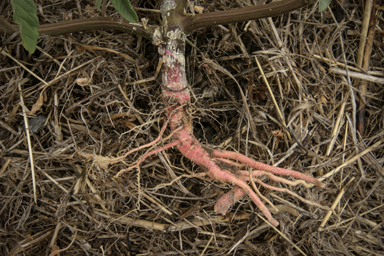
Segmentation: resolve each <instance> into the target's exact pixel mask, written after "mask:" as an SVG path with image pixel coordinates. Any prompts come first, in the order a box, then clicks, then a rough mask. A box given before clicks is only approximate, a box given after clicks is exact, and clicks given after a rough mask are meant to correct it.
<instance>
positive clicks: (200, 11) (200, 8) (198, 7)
mask: <svg viewBox="0 0 384 256" xmlns="http://www.w3.org/2000/svg"><path fill="white" fill-rule="evenodd" d="M193 9H195V11H196V12H198V13H203V11H204V7H202V6H195V7H194V8H193Z"/></svg>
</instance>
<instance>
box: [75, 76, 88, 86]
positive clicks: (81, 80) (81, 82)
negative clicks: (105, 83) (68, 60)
mask: <svg viewBox="0 0 384 256" xmlns="http://www.w3.org/2000/svg"><path fill="white" fill-rule="evenodd" d="M90 80H91V79H89V78H87V77H82V78H77V79H76V80H75V83H77V84H78V85H80V86H87V85H89V84H90V82H91V81H90Z"/></svg>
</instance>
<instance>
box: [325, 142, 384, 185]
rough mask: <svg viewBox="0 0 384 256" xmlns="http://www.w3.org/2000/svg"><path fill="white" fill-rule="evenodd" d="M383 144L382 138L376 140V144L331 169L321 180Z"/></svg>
mask: <svg viewBox="0 0 384 256" xmlns="http://www.w3.org/2000/svg"><path fill="white" fill-rule="evenodd" d="M381 144H383V140H380V141H378V142H376V143H375V144H373V145H372V146H370V147H369V148H367V149H365V150H364V151H362V152H360V153H359V154H357V155H355V156H354V157H352V158H350V159H349V160H347V161H346V162H344V163H343V164H342V165H340V166H338V167H337V168H335V169H334V170H332V171H330V172H329V173H327V174H325V175H323V176H322V177H320V178H318V180H319V181H324V180H326V179H327V178H329V177H331V176H333V175H335V174H336V173H338V172H339V171H340V170H342V169H343V168H344V167H346V166H348V165H350V164H352V163H353V162H355V161H356V160H358V159H360V158H361V157H362V156H364V155H365V154H368V153H370V152H372V151H374V150H375V149H377V148H380V147H381Z"/></svg>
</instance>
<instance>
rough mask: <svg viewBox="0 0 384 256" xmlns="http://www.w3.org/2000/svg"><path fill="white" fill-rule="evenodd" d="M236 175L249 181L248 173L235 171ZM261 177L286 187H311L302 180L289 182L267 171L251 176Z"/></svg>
mask: <svg viewBox="0 0 384 256" xmlns="http://www.w3.org/2000/svg"><path fill="white" fill-rule="evenodd" d="M236 173H237V174H239V175H240V177H243V178H244V179H247V180H250V179H249V175H248V174H249V172H248V171H237V172H236ZM262 175H266V176H268V177H269V178H270V179H271V180H274V181H277V182H280V183H284V184H287V185H289V186H293V187H294V186H297V185H299V184H302V185H303V186H304V187H306V188H310V187H311V185H309V184H307V183H306V182H305V181H303V180H295V181H291V180H288V179H285V178H282V177H278V176H276V175H274V174H272V173H269V172H268V171H252V176H253V177H258V176H262ZM247 176H248V177H247Z"/></svg>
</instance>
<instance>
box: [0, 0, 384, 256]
mask: <svg viewBox="0 0 384 256" xmlns="http://www.w3.org/2000/svg"><path fill="white" fill-rule="evenodd" d="M77 2H78V3H79V5H76V1H62V2H60V1H58V2H55V3H53V4H52V3H51V2H48V1H38V3H39V4H40V6H41V9H40V10H41V11H40V12H39V17H40V21H41V22H42V23H51V22H55V21H58V20H62V19H63V18H65V19H69V18H73V19H76V18H79V17H90V16H94V15H99V14H97V13H93V9H92V8H88V7H86V6H87V5H88V4H89V6H91V7H93V6H94V3H93V1H77ZM132 2H133V5H134V6H140V7H142V8H149V9H158V7H159V6H158V4H155V5H151V4H149V3H146V2H147V1H140V0H139V1H132ZM149 2H150V1H149ZM247 2H252V1H209V2H206V1H201V3H200V5H201V6H203V7H204V8H205V11H214V10H223V9H230V8H237V7H239V5H243V6H245V5H246V4H247ZM361 5H362V2H359V1H357V2H352V1H344V4H343V7H342V8H341V7H340V6H338V4H337V3H336V2H335V3H333V4H332V6H331V10H332V13H331V12H330V11H329V10H328V11H325V12H324V13H323V14H318V13H317V9H316V8H317V7H316V6H312V7H310V8H308V9H303V10H301V11H296V12H294V13H292V14H290V15H284V16H281V17H277V18H272V19H262V20H258V21H251V22H249V23H244V24H236V25H228V26H215V27H212V28H210V29H204V30H199V31H196V32H194V33H193V34H192V35H190V36H189V37H188V39H189V41H190V44H189V45H188V46H187V50H186V59H187V67H188V69H187V73H188V77H189V82H190V85H191V87H192V91H193V95H194V98H195V101H194V106H195V108H194V109H195V111H194V112H193V113H191V115H192V116H193V118H194V121H195V131H196V136H198V137H199V138H200V139H201V142H202V143H205V144H207V146H208V147H211V148H221V149H231V150H235V151H239V152H241V153H244V154H246V155H248V156H251V157H253V158H255V159H257V160H260V161H263V162H266V163H269V164H272V165H279V166H282V167H287V168H292V169H295V170H299V171H301V172H304V173H307V174H312V175H314V176H315V177H318V178H319V179H321V180H323V182H325V183H326V184H327V186H326V188H325V189H319V188H315V187H313V188H310V189H305V188H300V187H298V188H291V189H292V190H294V191H295V192H296V193H298V194H299V195H301V196H302V197H304V198H305V199H307V200H310V201H312V202H315V203H318V204H321V205H324V206H328V207H331V206H332V207H333V208H334V213H333V214H328V215H327V211H326V210H323V209H319V208H318V207H316V206H311V205H307V204H304V203H302V202H301V201H299V200H297V199H296V198H294V197H292V196H290V195H289V194H284V193H280V192H271V191H268V190H265V189H263V188H259V189H260V192H261V193H262V194H263V195H264V196H266V197H267V198H268V199H269V200H271V201H272V202H273V203H274V204H275V205H277V206H278V207H279V209H280V211H281V212H282V213H279V214H277V215H275V218H276V219H277V220H278V221H279V222H280V226H279V227H278V230H279V231H280V232H277V231H276V230H274V229H273V228H271V227H270V226H269V225H267V224H266V223H265V222H264V221H263V220H262V219H261V218H259V215H258V214H257V212H256V213H254V211H255V206H254V205H253V203H252V201H250V200H249V198H247V197H245V198H243V199H242V200H241V201H240V202H239V203H237V204H235V206H234V207H233V208H232V210H231V211H230V213H229V215H228V216H226V217H222V216H218V215H217V214H215V213H214V212H213V205H214V203H215V202H216V200H217V199H218V198H219V197H220V195H221V194H223V193H224V192H226V191H228V190H229V189H230V188H231V186H230V185H225V184H220V183H217V182H211V181H209V180H207V181H202V180H201V179H197V178H196V177H195V176H194V174H195V173H197V172H201V171H202V170H200V169H199V167H197V166H192V165H191V163H190V162H188V161H187V160H186V159H183V158H182V157H181V155H180V154H179V153H178V152H177V151H175V150H168V151H166V152H165V153H160V154H158V155H156V156H153V157H151V158H150V159H148V160H147V161H146V162H144V163H143V164H142V166H141V168H140V170H137V169H135V170H131V171H130V172H129V173H126V174H124V175H122V177H121V178H119V179H117V180H115V179H114V178H113V176H114V175H115V174H116V173H117V172H118V171H119V170H121V169H124V168H127V167H129V166H131V165H133V164H134V163H135V161H137V159H138V157H139V156H140V155H141V154H143V153H145V150H141V151H139V152H136V153H135V154H132V155H130V156H128V157H127V158H126V159H125V160H124V161H123V162H119V163H114V164H109V165H108V164H105V160H107V161H108V158H107V157H117V156H121V155H123V154H124V153H126V152H128V151H129V150H131V149H133V148H136V147H138V146H140V145H143V144H145V143H148V142H150V141H153V140H154V139H155V138H156V137H157V134H158V133H159V130H160V128H161V125H162V122H163V120H162V117H163V109H162V108H163V104H162V103H161V101H160V86H159V82H158V81H159V79H148V80H147V81H146V82H145V83H135V82H136V81H139V80H142V79H146V78H151V77H153V76H154V75H155V73H156V67H157V65H158V60H159V57H158V54H157V50H156V48H155V47H154V46H153V45H152V44H151V42H150V41H148V40H146V39H144V38H137V37H135V36H131V35H128V34H121V33H117V32H114V31H101V30H100V31H94V32H89V33H77V34H70V35H64V36H55V37H40V39H39V43H38V46H39V47H40V48H39V49H38V50H37V51H36V53H35V54H33V55H32V56H31V55H28V54H27V53H26V51H25V50H24V49H23V48H22V46H21V40H20V39H19V38H18V37H16V38H14V39H11V40H10V41H8V42H7V43H6V44H5V45H4V44H3V45H2V46H3V47H4V49H3V51H2V54H0V142H1V144H0V238H1V239H0V255H59V254H58V253H56V254H55V253H53V254H51V252H52V251H54V250H63V251H61V252H60V255H135V254H136V255H226V254H227V253H229V252H230V251H231V252H230V253H229V255H302V254H303V253H304V254H306V255H383V253H384V241H383V237H384V233H383V227H382V226H383V223H384V219H383V216H384V214H383V213H384V207H383V206H384V202H383V200H384V196H383V195H384V191H383V187H384V182H383V177H384V168H383V162H384V150H383V148H384V147H383V145H384V140H383V138H384V104H383V99H384V92H383V91H384V87H383V85H382V83H380V81H381V80H382V79H383V77H384V69H383V65H382V63H383V61H384V52H383V49H384V47H383V40H384V39H383V19H382V17H383V7H382V6H381V9H378V10H377V11H376V13H377V24H376V35H375V37H374V40H373V46H372V53H371V55H370V57H369V58H370V59H369V69H368V72H365V71H364V70H361V69H360V68H358V67H357V65H356V59H357V51H358V47H359V34H360V32H361V29H362V20H363V11H362V8H361ZM0 15H2V17H4V18H7V19H8V20H10V17H11V6H10V4H9V2H8V1H1V4H0ZM107 15H117V13H116V12H114V10H113V9H112V7H111V6H109V7H108V8H107ZM139 15H140V16H141V17H144V16H146V17H147V18H148V19H149V24H158V20H159V16H158V13H156V12H147V11H144V10H142V9H141V11H139ZM6 39H7V38H6V37H2V42H5V41H6ZM111 50H113V51H111ZM7 54H8V55H7ZM10 56H12V57H13V58H11V57H10ZM131 58H133V59H134V60H135V63H134V62H132V61H131ZM212 63H214V64H212ZM258 63H259V64H260V66H258ZM346 65H347V67H348V69H347V68H346ZM218 67H220V68H218ZM224 69H226V70H228V71H229V72H230V73H231V74H232V75H233V76H234V77H235V78H236V79H237V81H238V82H239V84H240V85H241V89H242V90H243V92H244V94H245V96H246V99H247V103H248V106H249V109H250V112H251V115H252V117H253V119H252V120H250V119H249V118H248V114H247V113H246V112H245V109H244V107H243V101H242V98H241V95H240V92H239V88H238V86H237V84H236V83H235V82H234V81H233V79H232V78H230V77H229V76H228V75H227V74H226V72H223V70H224ZM337 69H340V70H342V72H340V70H339V72H338V70H337ZM346 70H348V72H346ZM352 71H353V72H357V77H352V75H350V74H352V73H349V72H352ZM343 72H344V73H343ZM262 74H264V75H262ZM362 74H364V75H368V77H369V79H378V80H374V81H375V82H372V80H370V81H369V82H368V84H367V94H366V95H365V99H366V102H367V105H366V115H365V131H364V134H363V135H360V133H359V132H358V131H357V130H356V128H355V127H356V123H357V122H358V120H357V117H356V116H357V111H358V110H359V106H360V103H361V101H362V97H361V95H360V91H359V84H360V82H361V80H358V79H359V78H362V79H368V78H366V77H364V76H361V75H362ZM354 75H355V74H354ZM37 77H39V78H40V79H41V80H40V79H38V78H37ZM380 79H381V80H380ZM19 87H20V89H21V90H19ZM268 87H269V88H270V90H271V92H272V94H271V93H270V92H269V88H268ZM40 95H42V98H41V99H42V100H43V101H41V100H40V101H39V97H40ZM36 102H40V103H42V106H41V108H40V109H39V110H37V112H36V113H35V114H32V113H31V111H32V106H33V105H34V104H35V103H36ZM25 117H26V118H27V120H28V123H29V131H30V132H29V135H28V134H27V133H26V132H25V131H26V129H25V121H24V118H25ZM284 126H286V127H287V128H283V127H284ZM29 145H30V148H31V149H32V151H31V150H30V149H29ZM30 152H33V162H34V167H35V168H34V175H33V174H32V172H31V158H30ZM101 160H104V162H103V161H101ZM33 176H35V180H36V182H35V185H36V200H37V202H36V203H35V202H34V200H35V199H34V192H33V191H34V190H33V182H32V178H33ZM177 177H179V178H177ZM265 182H269V183H270V184H271V185H273V183H272V182H271V181H269V180H267V179H266V180H265ZM275 185H276V184H275ZM281 186H282V187H287V188H289V186H288V185H281ZM271 211H272V209H271ZM320 226H323V227H320ZM292 244H294V245H296V246H293V245H292ZM297 248H298V249H297ZM299 250H301V251H299Z"/></svg>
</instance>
